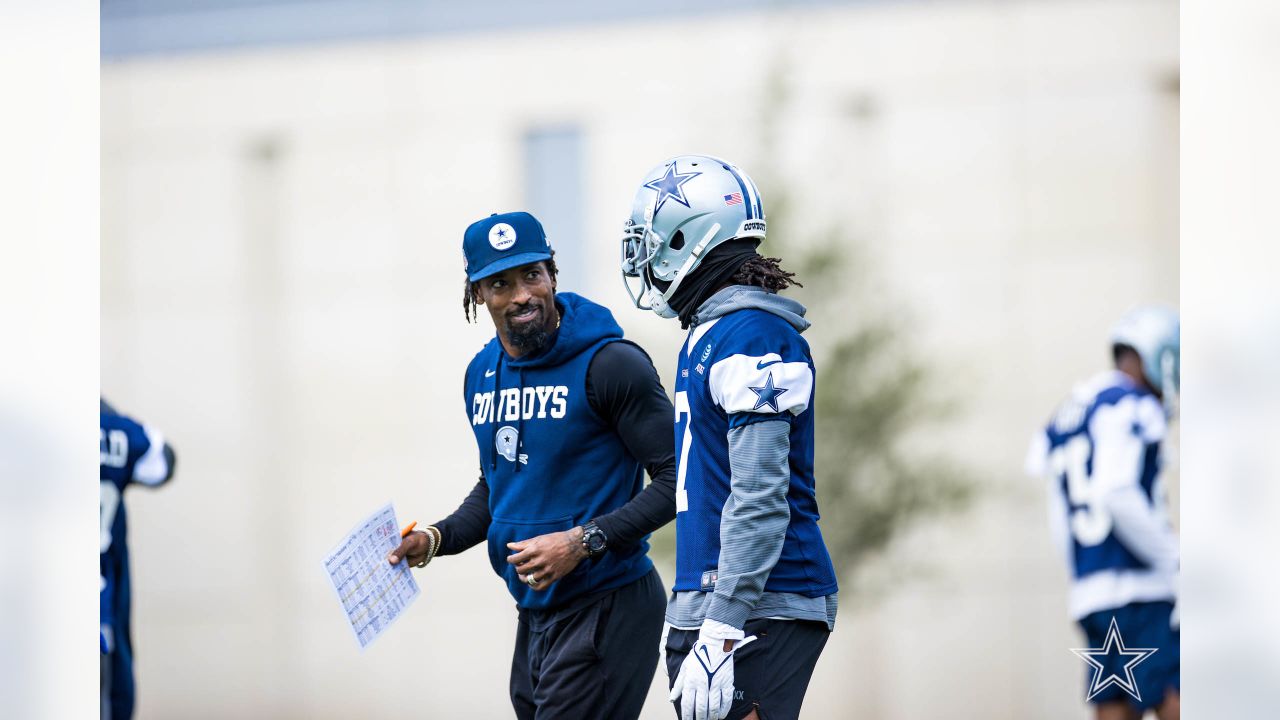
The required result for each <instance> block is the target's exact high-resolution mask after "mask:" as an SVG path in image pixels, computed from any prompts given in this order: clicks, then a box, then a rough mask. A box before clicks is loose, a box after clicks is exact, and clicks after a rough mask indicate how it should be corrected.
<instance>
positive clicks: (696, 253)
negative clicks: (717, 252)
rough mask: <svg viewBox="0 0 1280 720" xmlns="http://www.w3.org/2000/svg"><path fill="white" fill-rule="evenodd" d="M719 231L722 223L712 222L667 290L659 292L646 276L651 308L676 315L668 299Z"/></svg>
mask: <svg viewBox="0 0 1280 720" xmlns="http://www.w3.org/2000/svg"><path fill="white" fill-rule="evenodd" d="M718 232H720V223H714V224H712V226H711V227H710V228H709V229H708V230H707V232H706V234H705V235H703V236H702V239H701V240H699V241H698V244H697V245H694V246H693V250H692V251H691V252H690V253H689V257H688V259H686V260H685V261H684V265H681V266H680V270H678V271H677V272H676V276H675V277H674V278H672V280H671V284H670V285H668V286H667V290H666V292H659V291H658V288H656V287H654V286H653V285H652V284H650V283H649V279H648V277H647V276H646V277H645V284H646V285H649V309H650V310H653V311H654V312H655V313H657V314H658V315H660V316H662V317H664V318H668V319H670V318H673V317H675V316H676V314H677V313H676V311H675V310H672V309H671V305H670V304H669V303H668V301H669V300H670V299H671V296H672V295H674V294H675V292H676V288H677V287H679V286H680V283H682V282H684V279H685V278H686V277H688V276H689V273H690V272H692V270H693V267H694V266H695V265H697V264H698V261H699V260H700V259H701V258H702V253H703V251H705V250H706V249H707V243H709V242H711V239H712V238H714V237H715V236H716V233H718Z"/></svg>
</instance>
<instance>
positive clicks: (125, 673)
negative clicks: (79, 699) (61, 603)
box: [98, 400, 176, 720]
mask: <svg viewBox="0 0 1280 720" xmlns="http://www.w3.org/2000/svg"><path fill="white" fill-rule="evenodd" d="M99 404H100V408H99V410H100V412H99V421H98V430H99V435H98V455H99V483H98V491H99V494H98V511H99V512H98V517H99V520H100V524H99V528H100V540H101V555H100V562H99V566H100V568H101V572H102V579H101V591H100V592H99V619H100V630H101V632H100V633H99V636H98V642H99V645H100V648H101V651H102V682H101V691H102V692H101V695H102V717H103V718H110V719H111V720H127V718H130V717H132V716H133V706H134V681H133V635H132V628H131V627H130V622H129V620H130V618H129V605H130V590H131V588H130V587H129V548H128V545H127V544H126V535H127V533H128V522H127V520H126V518H125V511H124V491H125V488H127V487H129V486H130V485H133V484H138V485H142V486H144V487H152V488H154V487H159V486H160V485H163V484H165V483H166V482H168V481H169V479H170V478H172V477H173V469H174V466H175V464H176V458H175V456H174V453H173V448H172V447H170V446H169V444H168V443H166V442H165V440H164V436H163V435H161V434H160V431H159V430H156V429H155V428H154V427H152V426H150V425H144V424H141V423H139V422H137V421H135V420H133V419H131V418H128V417H126V416H124V415H121V414H119V413H117V412H116V411H115V409H114V408H112V407H111V406H110V405H108V404H107V402H106V401H105V400H100V401H99Z"/></svg>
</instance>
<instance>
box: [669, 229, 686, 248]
mask: <svg viewBox="0 0 1280 720" xmlns="http://www.w3.org/2000/svg"><path fill="white" fill-rule="evenodd" d="M669 245H670V246H671V249H672V250H680V249H681V248H683V247H684V231H683V230H677V231H676V234H675V235H672V236H671V242H670V243H669Z"/></svg>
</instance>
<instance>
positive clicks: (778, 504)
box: [707, 420, 791, 628]
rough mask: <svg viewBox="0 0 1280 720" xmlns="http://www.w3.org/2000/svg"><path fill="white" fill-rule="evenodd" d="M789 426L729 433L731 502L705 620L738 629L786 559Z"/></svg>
mask: <svg viewBox="0 0 1280 720" xmlns="http://www.w3.org/2000/svg"><path fill="white" fill-rule="evenodd" d="M790 433H791V424H790V423H788V422H787V421H786V420H766V421H764V422H756V423H751V424H749V425H743V426H741V427H736V428H733V429H731V430H729V470H730V472H731V474H732V478H731V480H730V492H729V500H728V501H727V502H725V505H724V511H723V513H722V514H721V518H720V563H719V567H718V569H717V579H716V587H715V592H714V593H713V595H712V598H711V602H710V604H709V605H708V607H707V619H709V620H717V621H719V622H722V623H726V624H728V625H732V626H734V627H736V628H741V627H742V626H743V625H744V624H746V622H747V616H748V615H749V614H750V612H751V609H752V608H753V607H755V604H756V602H757V601H759V599H760V594H761V593H762V592H764V584H765V581H766V580H768V579H769V573H770V571H772V570H773V566H774V565H776V564H777V562H778V557H779V556H780V555H781V554H782V543H783V541H784V540H785V539H786V535H787V526H788V524H789V523H790V521H791V512H790V510H789V508H788V506H787V488H788V486H789V485H790V483H791V466H790V464H789V462H788V460H787V456H788V455H789V454H790V451H791V441H790Z"/></svg>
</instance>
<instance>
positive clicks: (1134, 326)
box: [1111, 305, 1182, 413]
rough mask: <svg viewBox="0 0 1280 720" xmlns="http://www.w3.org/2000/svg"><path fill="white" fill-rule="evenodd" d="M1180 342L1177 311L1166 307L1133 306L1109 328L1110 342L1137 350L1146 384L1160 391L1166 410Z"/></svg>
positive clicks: (1174, 389) (1172, 399) (1172, 390)
mask: <svg viewBox="0 0 1280 720" xmlns="http://www.w3.org/2000/svg"><path fill="white" fill-rule="evenodd" d="M1181 342H1182V341H1181V331H1180V324H1179V321H1178V313H1177V311H1175V310H1173V309H1171V308H1167V307H1161V306H1156V305H1144V306H1140V307H1136V308H1134V309H1132V310H1130V311H1129V312H1127V313H1125V315H1124V317H1122V318H1120V322H1118V323H1116V325H1115V327H1114V328H1112V329H1111V344H1112V345H1128V346H1129V347H1131V348H1133V349H1134V350H1136V351H1137V352H1138V357H1140V358H1142V373H1143V374H1144V375H1146V376H1147V383H1149V384H1150V385H1151V386H1152V387H1154V388H1156V389H1158V390H1159V391H1160V394H1161V395H1162V396H1163V398H1164V403H1165V408H1166V409H1168V410H1169V412H1170V413H1172V412H1173V409H1174V403H1175V401H1176V396H1177V394H1178V383H1179V372H1180V369H1179V355H1180V352H1181Z"/></svg>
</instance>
